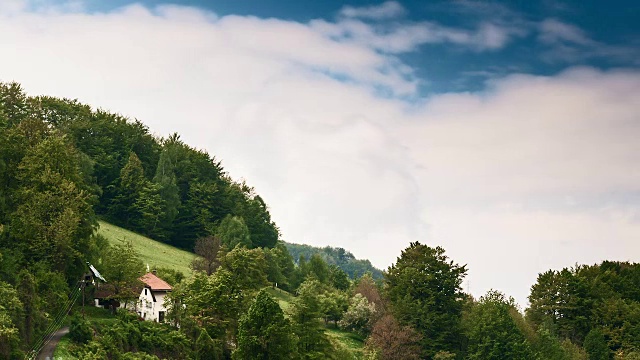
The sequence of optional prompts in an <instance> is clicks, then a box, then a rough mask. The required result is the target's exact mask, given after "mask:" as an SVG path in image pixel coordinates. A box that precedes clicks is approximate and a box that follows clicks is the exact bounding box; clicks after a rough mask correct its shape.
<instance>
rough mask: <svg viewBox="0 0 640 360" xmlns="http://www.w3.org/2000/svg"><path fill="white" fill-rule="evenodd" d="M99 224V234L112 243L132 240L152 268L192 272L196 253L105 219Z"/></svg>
mask: <svg viewBox="0 0 640 360" xmlns="http://www.w3.org/2000/svg"><path fill="white" fill-rule="evenodd" d="M99 224H100V228H99V229H98V234H100V235H102V236H104V237H105V238H106V239H107V240H108V241H109V244H110V245H115V244H119V243H120V244H121V243H124V242H127V241H130V242H131V244H132V245H133V248H134V249H135V250H136V251H137V252H138V253H140V257H141V258H142V261H143V262H144V264H145V265H149V266H150V267H152V268H153V267H162V268H169V269H173V270H178V271H180V272H182V273H183V274H185V275H187V276H188V275H190V274H191V268H190V267H189V264H191V261H192V260H193V259H194V258H195V257H196V255H195V254H193V253H190V252H188V251H185V250H180V249H178V248H175V247H173V246H171V245H167V244H164V243H161V242H159V241H155V240H153V239H149V238H148V237H145V236H142V235H140V234H137V233H135V232H133V231H129V230H127V229H123V228H121V227H119V226H116V225H113V224H110V223H108V222H105V221H99Z"/></svg>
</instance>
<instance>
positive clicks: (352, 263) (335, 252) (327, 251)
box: [284, 242, 382, 279]
mask: <svg viewBox="0 0 640 360" xmlns="http://www.w3.org/2000/svg"><path fill="white" fill-rule="evenodd" d="M284 244H285V246H286V247H287V250H289V253H290V254H291V256H292V257H293V259H294V260H296V261H297V262H299V261H300V257H301V256H302V257H304V259H305V260H306V261H308V260H309V259H311V257H312V256H313V255H315V254H318V255H320V257H322V259H323V260H324V261H325V262H326V263H327V264H329V265H336V266H338V267H339V268H340V269H342V271H344V272H345V273H347V275H349V277H350V278H352V279H357V278H359V277H361V276H362V275H364V274H366V273H371V276H372V277H373V278H374V279H382V271H380V269H378V268H376V267H374V266H373V265H371V262H370V261H369V260H362V259H356V258H355V256H353V254H352V253H351V252H349V251H347V250H345V249H343V248H334V247H330V246H325V247H323V248H320V247H315V246H311V245H305V244H291V243H287V242H285V243H284Z"/></svg>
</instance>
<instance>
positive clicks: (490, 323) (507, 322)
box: [465, 291, 534, 360]
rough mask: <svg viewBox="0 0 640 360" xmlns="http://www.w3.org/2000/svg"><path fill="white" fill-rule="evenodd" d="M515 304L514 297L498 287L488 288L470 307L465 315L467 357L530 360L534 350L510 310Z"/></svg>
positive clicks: (487, 359)
mask: <svg viewBox="0 0 640 360" xmlns="http://www.w3.org/2000/svg"><path fill="white" fill-rule="evenodd" d="M515 308H516V305H515V301H514V300H513V298H511V299H506V298H505V296H504V295H503V294H501V293H499V292H497V291H489V292H488V293H487V295H485V296H483V297H481V298H480V302H479V303H477V304H475V305H474V306H473V307H472V308H471V312H470V314H469V317H468V318H467V319H466V321H465V322H466V324H465V325H466V326H465V330H466V331H465V332H466V335H467V339H468V346H467V356H466V358H468V359H478V360H480V359H482V360H484V359H486V360H492V359H521V360H529V359H532V358H534V354H533V352H532V351H531V348H530V347H529V345H528V343H527V341H526V338H525V336H524V335H523V334H522V333H521V332H520V329H518V326H517V325H516V323H515V321H514V319H513V318H512V314H511V312H512V311H513V310H514V309H515Z"/></svg>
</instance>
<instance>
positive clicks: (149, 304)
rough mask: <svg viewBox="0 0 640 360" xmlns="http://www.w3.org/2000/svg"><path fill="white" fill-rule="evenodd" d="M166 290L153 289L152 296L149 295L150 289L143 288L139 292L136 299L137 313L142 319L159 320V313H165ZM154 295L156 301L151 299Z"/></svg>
mask: <svg viewBox="0 0 640 360" xmlns="http://www.w3.org/2000/svg"><path fill="white" fill-rule="evenodd" d="M166 294H167V293H166V291H154V292H153V296H152V295H151V289H149V288H144V289H143V290H142V291H141V292H140V297H139V299H138V310H137V312H138V315H140V317H141V318H143V319H144V320H149V321H158V322H159V321H160V313H161V312H162V313H163V314H166V311H167V309H166V307H165V304H164V298H165V295H166ZM154 296H155V298H156V301H153V297H154Z"/></svg>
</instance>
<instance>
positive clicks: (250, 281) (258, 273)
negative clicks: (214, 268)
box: [220, 247, 269, 291]
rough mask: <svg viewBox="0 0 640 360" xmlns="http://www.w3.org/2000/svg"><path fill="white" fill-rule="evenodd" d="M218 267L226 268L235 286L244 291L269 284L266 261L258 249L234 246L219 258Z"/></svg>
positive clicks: (255, 289) (257, 288)
mask: <svg viewBox="0 0 640 360" xmlns="http://www.w3.org/2000/svg"><path fill="white" fill-rule="evenodd" d="M220 267H221V268H222V269H225V270H228V271H229V272H230V273H231V274H232V276H233V281H234V282H235V284H236V286H238V287H240V288H242V289H244V290H245V291H257V290H259V289H260V288H262V287H263V286H266V285H268V284H269V282H268V281H267V263H266V260H265V257H264V253H263V252H262V251H261V250H260V249H251V250H249V249H247V248H244V247H236V248H235V249H233V250H231V251H230V252H228V253H226V254H225V256H224V257H223V258H222V259H221V260H220Z"/></svg>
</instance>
